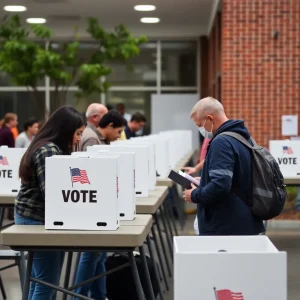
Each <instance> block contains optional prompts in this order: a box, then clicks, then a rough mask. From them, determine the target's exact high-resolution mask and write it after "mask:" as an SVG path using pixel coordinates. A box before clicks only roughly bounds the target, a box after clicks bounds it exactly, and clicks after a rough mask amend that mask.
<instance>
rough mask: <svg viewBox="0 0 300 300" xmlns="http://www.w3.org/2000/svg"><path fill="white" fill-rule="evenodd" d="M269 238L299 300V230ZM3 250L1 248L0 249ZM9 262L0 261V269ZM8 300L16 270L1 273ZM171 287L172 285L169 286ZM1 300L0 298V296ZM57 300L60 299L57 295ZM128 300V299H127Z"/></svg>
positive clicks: (15, 293)
mask: <svg viewBox="0 0 300 300" xmlns="http://www.w3.org/2000/svg"><path fill="white" fill-rule="evenodd" d="M193 221H194V216H188V220H187V222H186V226H185V230H184V231H183V232H182V235H193ZM270 238H271V240H272V242H273V243H274V244H275V246H276V247H277V248H278V249H279V250H283V251H287V253H288V300H299V297H300V296H299V295H300V230H299V229H291V230H287V229H285V230H284V231H283V230H280V229H271V230H270ZM2 249H3V248H2ZM8 263H9V262H7V261H0V267H2V266H4V265H7V264H8ZM1 276H2V279H3V282H4V286H5V289H6V293H7V299H8V300H19V299H21V290H20V282H19V276H18V271H17V268H16V267H15V268H11V269H8V270H5V271H2V272H1ZM171 287H172V284H171ZM166 298H167V300H173V293H172V292H168V294H167V297H166ZM0 299H1V296H0ZM57 299H61V296H60V295H59V294H58V297H57ZM126 300H127V299H126ZM128 300H129V299H128Z"/></svg>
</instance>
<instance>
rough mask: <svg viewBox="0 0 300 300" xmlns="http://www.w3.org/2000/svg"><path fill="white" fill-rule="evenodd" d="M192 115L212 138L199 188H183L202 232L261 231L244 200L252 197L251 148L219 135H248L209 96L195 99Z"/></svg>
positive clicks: (214, 233) (218, 233) (207, 233)
mask: <svg viewBox="0 0 300 300" xmlns="http://www.w3.org/2000/svg"><path fill="white" fill-rule="evenodd" d="M191 117H192V119H193V120H194V122H195V124H196V125H197V126H198V127H199V131H200V133H201V134H202V135H203V136H204V137H205V138H209V139H211V142H210V145H209V147H208V150H207V155H206V159H205V162H204V166H203V171H202V177H201V181H200V187H198V188H196V187H195V186H193V188H192V189H190V190H185V191H184V195H183V197H184V199H185V201H187V202H194V203H197V218H198V222H199V231H200V234H201V235H256V234H259V233H261V232H263V231H264V226H263V222H262V220H261V219H259V218H258V217H256V216H254V215H253V214H252V213H251V211H250V208H249V207H248V206H247V204H246V202H245V200H246V199H247V198H248V197H251V196H252V188H253V186H252V162H251V153H250V150H249V149H248V148H247V147H246V146H245V145H243V144H241V143H240V142H239V141H237V140H236V139H234V138H232V137H230V136H225V135H220V134H221V133H222V132H226V131H231V132H236V133H238V134H240V135H242V136H243V137H245V138H246V139H247V140H249V139H250V134H249V132H248V130H247V128H246V127H245V125H244V122H243V121H240V120H229V119H228V118H227V116H226V114H225V112H224V108H223V106H222V104H221V103H220V102H219V101H217V100H216V99H214V98H211V97H208V98H204V99H202V100H200V101H198V102H197V104H196V105H195V106H194V107H193V109H192V112H191Z"/></svg>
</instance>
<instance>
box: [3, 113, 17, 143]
mask: <svg viewBox="0 0 300 300" xmlns="http://www.w3.org/2000/svg"><path fill="white" fill-rule="evenodd" d="M17 126H18V116H17V115H16V114H13V113H7V114H6V115H5V116H4V118H3V119H2V120H1V121H0V146H8V147H9V148H14V147H15V139H14V135H13V133H12V132H11V129H12V128H16V127H17Z"/></svg>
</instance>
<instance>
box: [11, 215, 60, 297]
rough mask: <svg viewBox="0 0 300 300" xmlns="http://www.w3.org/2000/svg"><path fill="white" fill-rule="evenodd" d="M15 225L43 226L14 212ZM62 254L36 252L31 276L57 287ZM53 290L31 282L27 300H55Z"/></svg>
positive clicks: (57, 252) (41, 223)
mask: <svg viewBox="0 0 300 300" xmlns="http://www.w3.org/2000/svg"><path fill="white" fill-rule="evenodd" d="M14 217H15V224H16V225H43V224H44V223H43V222H42V221H38V220H35V219H31V218H25V217H23V216H21V215H19V214H17V213H16V212H15V214H14ZM64 255H65V253H64V252H59V251H56V252H54V251H49V252H48V251H36V252H34V256H33V265H32V272H31V276H32V277H34V278H36V279H39V280H43V281H45V282H48V283H52V284H54V285H59V280H60V274H61V269H62V266H63V262H64ZM55 295H56V293H55V290H53V289H51V288H49V287H46V286H44V285H41V284H39V283H35V282H33V281H32V282H31V283H30V290H29V297H28V300H55V298H56V296H55Z"/></svg>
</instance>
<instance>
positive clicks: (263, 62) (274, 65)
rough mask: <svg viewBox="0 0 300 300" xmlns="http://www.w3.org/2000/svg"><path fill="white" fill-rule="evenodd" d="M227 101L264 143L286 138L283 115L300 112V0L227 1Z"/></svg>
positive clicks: (224, 75) (234, 115)
mask: <svg viewBox="0 0 300 300" xmlns="http://www.w3.org/2000/svg"><path fill="white" fill-rule="evenodd" d="M275 30H278V31H279V36H278V39H277V40H276V39H274V38H273V36H272V35H273V32H274V31H275ZM222 103H223V105H224V106H225V109H226V112H227V114H228V116H229V117H230V118H236V119H240V118H242V119H244V120H245V123H246V125H247V126H248V128H249V130H250V131H251V133H252V135H253V136H254V138H255V139H256V140H257V142H259V143H260V144H262V145H264V146H268V142H269V140H270V139H281V138H283V137H282V136H281V116H282V115H283V114H292V115H294V114H298V115H299V113H300V1H299V0H223V7H222ZM299 121H300V117H299ZM299 135H300V132H299Z"/></svg>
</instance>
